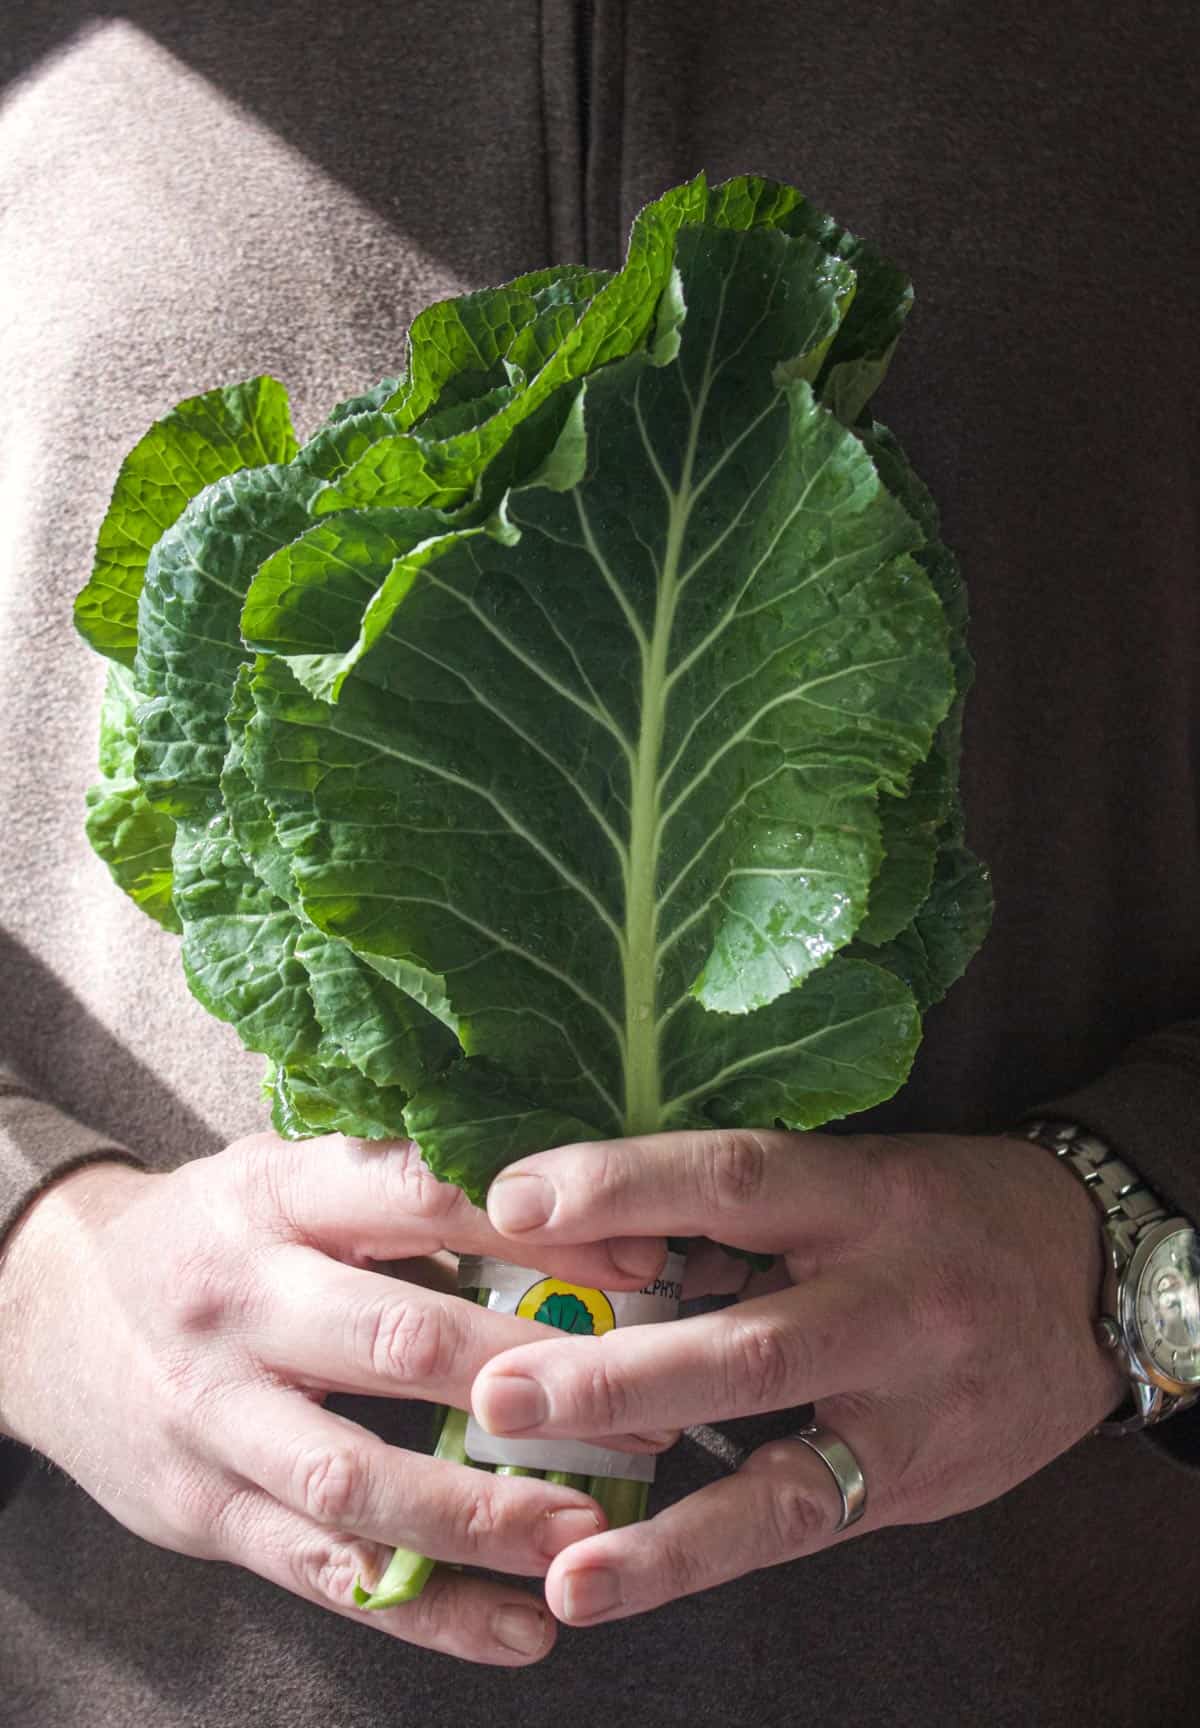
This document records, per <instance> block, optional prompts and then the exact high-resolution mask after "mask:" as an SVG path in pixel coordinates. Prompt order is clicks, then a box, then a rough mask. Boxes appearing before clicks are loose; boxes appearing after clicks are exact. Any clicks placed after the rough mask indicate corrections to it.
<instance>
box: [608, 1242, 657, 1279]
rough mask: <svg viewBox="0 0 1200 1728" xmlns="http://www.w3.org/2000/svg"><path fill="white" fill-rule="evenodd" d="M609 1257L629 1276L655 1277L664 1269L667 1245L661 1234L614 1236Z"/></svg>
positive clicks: (609, 1246) (609, 1248)
mask: <svg viewBox="0 0 1200 1728" xmlns="http://www.w3.org/2000/svg"><path fill="white" fill-rule="evenodd" d="M608 1257H609V1259H610V1260H611V1261H612V1263H613V1265H614V1266H615V1267H616V1268H617V1271H618V1272H624V1274H625V1276H626V1277H627V1278H653V1276H654V1274H655V1273H656V1272H661V1271H662V1266H663V1261H664V1260H665V1259H666V1257H667V1247H666V1243H665V1242H664V1241H663V1240H662V1237H661V1236H658V1237H656V1236H614V1237H613V1239H612V1241H611V1242H610V1243H609V1245H608Z"/></svg>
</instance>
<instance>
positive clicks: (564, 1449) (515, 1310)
mask: <svg viewBox="0 0 1200 1728" xmlns="http://www.w3.org/2000/svg"><path fill="white" fill-rule="evenodd" d="M683 1266H684V1257H683V1255H682V1254H668V1255H667V1261H666V1265H665V1266H664V1267H663V1269H662V1271H661V1272H660V1273H659V1274H658V1276H657V1278H653V1279H651V1281H650V1282H649V1283H648V1284H644V1285H643V1286H642V1288H641V1289H640V1290H593V1289H592V1288H591V1287H590V1286H589V1285H586V1284H570V1283H568V1282H567V1281H566V1280H565V1279H563V1278H548V1277H547V1276H546V1275H545V1273H543V1272H536V1271H533V1270H532V1269H531V1268H529V1267H526V1266H510V1265H508V1264H507V1262H506V1261H503V1260H489V1259H481V1258H479V1257H478V1256H476V1255H464V1257H463V1259H462V1260H461V1261H460V1262H459V1268H458V1284H459V1289H460V1290H475V1289H483V1290H486V1291H487V1292H488V1304H487V1305H488V1307H489V1308H491V1309H493V1310H494V1311H495V1312H496V1313H497V1314H517V1315H519V1316H520V1317H521V1319H523V1320H538V1321H540V1322H541V1324H542V1325H543V1326H556V1327H557V1328H558V1330H559V1331H560V1332H571V1333H574V1334H576V1335H577V1336H579V1337H581V1338H598V1337H599V1336H600V1335H601V1333H603V1332H611V1331H613V1330H614V1329H615V1328H616V1327H618V1326H646V1325H650V1324H652V1323H653V1322H655V1321H659V1320H674V1318H675V1316H676V1314H677V1313H678V1312H679V1299H680V1297H681V1295H682V1294H683ZM467 1457H468V1458H471V1459H473V1460H474V1462H475V1463H477V1464H520V1465H523V1466H524V1468H525V1469H527V1470H569V1471H570V1472H571V1473H572V1474H573V1475H577V1476H615V1477H619V1478H622V1479H624V1480H625V1481H628V1482H653V1480H654V1464H655V1460H654V1457H653V1456H652V1455H651V1454H648V1453H644V1452H643V1453H638V1452H611V1451H609V1450H608V1448H607V1447H604V1446H589V1445H588V1444H587V1443H586V1441H583V1440H561V1439H559V1440H513V1439H509V1438H500V1437H499V1436H497V1435H495V1434H488V1433H487V1432H485V1430H484V1429H482V1428H481V1427H480V1426H479V1424H478V1422H476V1420H475V1418H474V1417H473V1416H472V1417H470V1418H469V1420H468V1422H467Z"/></svg>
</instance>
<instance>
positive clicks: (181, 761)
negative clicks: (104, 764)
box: [134, 466, 320, 819]
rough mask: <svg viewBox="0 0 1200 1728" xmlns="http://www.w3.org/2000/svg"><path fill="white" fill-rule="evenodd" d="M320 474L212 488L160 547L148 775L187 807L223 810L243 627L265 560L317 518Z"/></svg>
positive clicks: (144, 651) (152, 593) (150, 597)
mask: <svg viewBox="0 0 1200 1728" xmlns="http://www.w3.org/2000/svg"><path fill="white" fill-rule="evenodd" d="M319 485H320V482H319V481H318V480H316V479H314V478H313V476H311V475H310V474H308V473H306V472H305V471H304V470H303V469H302V468H299V467H298V466H291V467H287V468H280V467H271V468H256V469H251V470H248V471H246V472H244V473H241V474H233V475H230V476H228V477H227V478H225V479H222V480H219V481H217V482H216V484H215V485H213V486H210V487H208V488H207V489H206V490H205V491H204V492H203V493H202V494H201V495H200V496H199V497H197V498H196V499H195V500H194V501H193V502H192V503H191V504H190V505H189V506H188V508H187V509H186V510H185V511H184V513H183V515H182V516H181V517H180V519H179V521H178V522H176V523H175V525H174V526H173V527H172V528H171V529H169V530H168V532H167V533H166V534H164V535H163V537H162V539H161V540H160V541H159V542H158V544H157V545H156V546H155V548H154V551H153V553H152V555H151V558H150V561H149V564H148V566H147V570H146V581H145V586H144V587H143V589H142V595H141V600H140V603H139V609H138V649H137V659H136V662H135V665H134V678H135V681H136V682H137V685H138V688H139V689H141V690H144V691H146V693H147V694H148V696H149V697H151V698H152V700H151V701H150V702H149V703H148V704H147V705H146V706H145V707H144V708H143V709H142V710H141V711H140V713H139V716H138V728H139V740H138V748H137V755H136V766H137V775H138V779H139V781H140V782H141V785H142V789H143V791H144V792H145V793H146V796H147V797H148V798H149V800H150V802H151V803H152V804H154V805H155V807H156V808H158V809H161V810H164V811H165V812H166V813H167V814H168V815H170V816H175V817H177V818H178V817H183V816H190V817H195V818H197V819H203V818H205V817H206V816H208V815H210V814H213V813H214V812H216V811H217V810H218V809H219V808H220V790H219V786H220V777H221V768H222V765H223V763H224V760H225V752H226V749H227V738H226V732H225V716H226V713H227V712H228V709H229V704H230V700H231V697H232V694H233V686H234V680H235V679H236V677H237V672H238V668H239V667H240V666H241V665H242V664H243V662H244V661H245V660H246V659H247V658H248V656H247V651H246V649H245V647H244V646H243V643H242V639H241V636H240V634H239V630H238V619H239V615H240V610H241V604H242V601H243V600H244V598H245V594H246V590H247V588H248V587H249V585H250V581H251V578H252V577H253V575H254V573H255V571H256V570H257V569H258V567H259V565H260V564H262V563H263V561H264V560H265V559H267V558H269V557H270V555H271V554H272V553H273V552H275V551H277V550H278V548H279V547H280V546H282V545H285V544H286V543H287V542H288V541H289V540H293V539H295V538H296V537H297V535H299V534H302V533H303V532H304V530H305V529H306V528H307V527H308V526H309V524H310V517H309V514H308V504H309V500H310V499H311V498H312V496H313V494H314V492H315V491H316V489H317V487H318V486H319Z"/></svg>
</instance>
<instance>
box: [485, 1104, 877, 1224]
mask: <svg viewBox="0 0 1200 1728" xmlns="http://www.w3.org/2000/svg"><path fill="white" fill-rule="evenodd" d="M869 1145H870V1140H869V1137H867V1136H841V1137H835V1136H833V1135H829V1134H785V1133H776V1132H774V1131H766V1130H758V1129H749V1128H746V1129H731V1130H728V1131H726V1130H721V1131H715V1132H714V1131H699V1130H697V1131H693V1130H691V1129H688V1130H685V1131H681V1132H678V1133H671V1134H647V1135H642V1136H639V1137H637V1138H634V1139H628V1140H602V1141H591V1142H586V1143H584V1144H582V1145H578V1146H564V1147H560V1148H558V1149H557V1150H556V1151H553V1152H539V1153H537V1154H536V1155H535V1156H534V1157H532V1158H524V1159H522V1160H520V1162H518V1163H516V1164H513V1165H510V1167H509V1168H508V1169H507V1170H504V1171H502V1172H501V1173H500V1175H499V1176H498V1177H497V1178H496V1180H495V1181H494V1182H493V1183H492V1186H491V1188H490V1189H489V1191H488V1217H489V1218H490V1219H491V1222H492V1224H493V1225H494V1226H495V1228H496V1229H497V1230H498V1231H500V1232H501V1233H502V1235H504V1236H505V1237H507V1238H508V1252H509V1254H510V1255H511V1254H512V1253H513V1252H514V1246H513V1245H514V1242H517V1241H519V1242H520V1243H521V1245H522V1248H523V1250H524V1251H525V1252H530V1251H531V1245H532V1244H534V1243H536V1244H537V1245H538V1251H539V1252H542V1251H544V1250H545V1249H546V1248H548V1247H552V1246H557V1245H559V1244H562V1243H574V1242H580V1243H582V1242H595V1241H599V1240H600V1239H601V1238H609V1237H625V1236H629V1235H634V1234H640V1235H646V1236H658V1235H660V1234H661V1235H670V1236H710V1237H712V1239H713V1240H714V1241H716V1242H728V1243H730V1244H731V1245H732V1246H734V1247H737V1248H753V1249H756V1250H758V1251H760V1252H767V1253H778V1252H781V1251H782V1250H784V1249H786V1248H792V1247H795V1246H796V1244H797V1243H798V1242H801V1241H814V1240H820V1241H823V1242H827V1243H830V1244H833V1245H837V1244H840V1243H843V1242H849V1241H852V1240H855V1239H857V1238H858V1237H860V1236H861V1235H862V1233H863V1231H864V1227H865V1226H866V1225H867V1224H868V1223H869V1220H870V1217H871V1215H872V1214H873V1212H874V1211H875V1210H876V1209H877V1205H878V1201H877V1198H876V1195H875V1184H874V1183H873V1181H872V1176H873V1172H874V1163H873V1161H872V1159H871V1158H870V1156H869V1153H868V1147H869Z"/></svg>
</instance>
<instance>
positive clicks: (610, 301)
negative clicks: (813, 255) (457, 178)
mask: <svg viewBox="0 0 1200 1728" xmlns="http://www.w3.org/2000/svg"><path fill="white" fill-rule="evenodd" d="M707 201H708V193H707V190H706V188H705V185H704V181H703V177H700V178H698V179H696V180H693V181H691V182H690V183H689V184H688V185H686V186H680V187H676V188H675V189H674V191H672V192H669V193H667V194H666V195H665V196H664V197H663V198H660V199H659V200H658V201H657V202H656V203H654V204H651V205H649V206H647V208H646V209H645V210H643V211H642V213H641V214H640V216H639V217H638V218H637V220H636V221H635V222H634V225H633V233H632V235H631V236H630V242H629V253H628V257H627V260H626V263H625V267H624V269H623V270H621V271H620V272H619V273H618V274H617V275H616V276H614V277H613V278H612V279H611V280H610V281H608V282H607V283H606V284H605V285H604V287H602V288H601V289H600V290H599V292H598V293H597V294H596V295H595V297H594V298H593V299H591V300H590V302H589V303H588V305H587V308H586V310H585V311H584V313H583V315H582V316H581V317H580V319H579V321H578V322H577V323H576V324H574V325H573V326H572V328H571V331H570V333H569V335H568V336H567V337H566V338H565V340H564V341H563V342H562V343H561V344H560V345H559V347H558V348H557V349H556V350H555V351H554V354H553V355H552V357H551V358H550V359H549V360H548V361H547V363H546V364H545V365H543V366H542V368H541V370H540V371H539V372H537V374H536V375H535V376H534V377H533V378H532V379H531V380H530V381H529V382H528V384H527V385H526V387H525V388H524V389H522V390H520V391H519V392H518V394H517V396H516V397H515V398H514V399H513V400H512V401H510V402H509V403H508V404H507V406H506V407H504V408H503V409H502V410H501V411H500V412H499V413H498V414H494V415H493V416H492V417H491V418H490V419H488V420H486V421H485V422H484V423H483V424H482V425H481V426H477V427H473V428H472V429H471V430H470V431H468V432H465V433H462V434H460V435H459V436H457V437H454V438H450V439H448V440H446V441H445V442H444V443H439V442H436V441H430V440H425V439H422V438H421V437H420V436H419V433H418V432H417V431H413V432H409V433H403V432H402V433H398V434H396V435H395V436H394V437H392V438H384V439H381V440H380V441H379V442H378V443H377V444H375V445H373V446H372V447H371V449H369V450H368V451H367V452H366V454H365V455H364V456H362V457H361V458H360V459H359V460H358V462H356V463H355V465H354V466H353V468H351V469H350V471H349V473H347V474H346V475H345V476H344V477H343V478H342V480H341V481H339V482H338V483H337V484H336V485H334V486H331V487H330V488H329V489H328V491H326V492H325V493H324V494H323V496H322V497H321V498H320V499H318V500H317V501H316V503H315V506H314V508H315V510H316V512H317V514H319V515H323V514H327V513H329V512H332V511H336V510H341V509H344V508H345V507H346V506H348V505H349V506H356V505H376V506H387V505H391V506H404V505H422V504H429V505H433V506H435V507H438V508H443V509H452V508H454V507H455V506H456V505H458V504H461V503H464V502H465V501H466V500H467V499H468V498H469V496H470V493H471V490H472V488H473V487H474V485H475V483H476V481H477V480H478V479H479V477H480V475H481V473H482V471H483V470H484V469H485V468H486V467H487V465H488V463H489V462H490V461H491V460H492V459H493V458H494V457H495V456H496V455H497V454H498V453H499V452H500V451H501V450H502V449H503V448H504V446H505V445H506V443H507V442H508V441H509V439H510V438H511V437H512V435H513V434H514V432H515V431H516V430H517V427H518V425H519V424H520V422H521V421H523V420H526V419H528V418H529V416H531V415H532V414H533V413H534V412H535V411H536V410H538V409H539V408H542V407H543V406H545V405H546V404H547V403H548V399H549V398H550V397H551V396H552V395H553V394H554V392H555V391H556V390H558V389H559V388H560V387H561V386H562V385H564V384H568V383H570V382H571V381H572V380H574V379H577V378H582V377H583V376H584V375H585V374H586V373H588V372H591V371H594V370H595V369H596V368H597V367H600V366H603V365H605V364H606V363H607V362H608V361H610V360H615V359H619V358H620V357H621V356H622V355H625V354H629V353H630V352H632V351H633V350H634V349H635V348H637V347H638V345H639V344H640V343H641V341H642V339H643V338H644V336H645V335H646V332H647V330H648V329H649V328H650V325H651V322H652V320H653V317H654V313H655V309H656V307H657V303H658V298H659V295H660V293H661V292H662V289H663V287H664V286H665V284H666V282H667V279H668V275H669V272H670V268H671V262H672V254H673V251H674V245H675V237H676V235H677V233H678V232H679V228H680V225H681V224H682V223H684V222H687V221H689V220H692V221H699V220H701V219H702V218H703V216H704V212H705V210H706V207H707ZM457 304H458V303H457V302H455V301H449V302H446V303H445V307H446V308H452V307H454V306H456V305H457ZM424 318H429V319H430V320H431V322H430V324H429V325H428V326H425V325H423V324H422V319H424ZM452 319H453V313H452V312H450V311H449V310H443V309H442V308H439V307H431V308H430V309H429V312H427V313H422V315H421V318H418V319H417V320H415V321H414V324H413V329H412V351H413V364H412V370H413V373H416V371H417V367H418V357H419V356H422V355H423V354H424V353H425V352H426V350H429V351H430V359H429V361H428V364H429V367H430V369H431V371H433V370H434V369H436V368H437V366H438V358H437V356H438V343H439V341H440V340H441V339H442V338H443V336H444V335H445V322H450V321H452ZM451 328H453V324H452V322H451ZM489 329H491V330H492V331H493V333H495V334H496V336H497V348H499V341H500V340H503V339H505V338H506V337H507V336H508V332H509V325H507V324H506V323H504V322H503V321H499V322H498V321H496V320H495V319H494V318H493V319H490V320H489ZM517 333H518V332H517V331H515V330H514V331H513V337H514V338H515V336H516V335H517ZM472 338H473V344H474V341H477V340H478V339H479V338H478V337H477V336H475V333H472ZM484 352H485V354H486V352H487V350H486V349H485V350H484ZM426 394H427V390H423V389H422V388H421V387H420V385H419V383H417V382H413V381H411V380H410V382H409V383H408V384H407V385H406V386H405V387H404V389H403V390H402V391H401V392H398V393H397V396H396V398H395V399H394V400H393V401H392V402H391V403H390V404H389V405H388V406H389V408H390V409H391V411H393V412H396V413H399V414H401V415H405V414H408V413H410V412H411V411H412V408H413V405H414V404H415V403H421V404H422V405H423V406H424V405H425V403H424V398H425V395H426Z"/></svg>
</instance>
